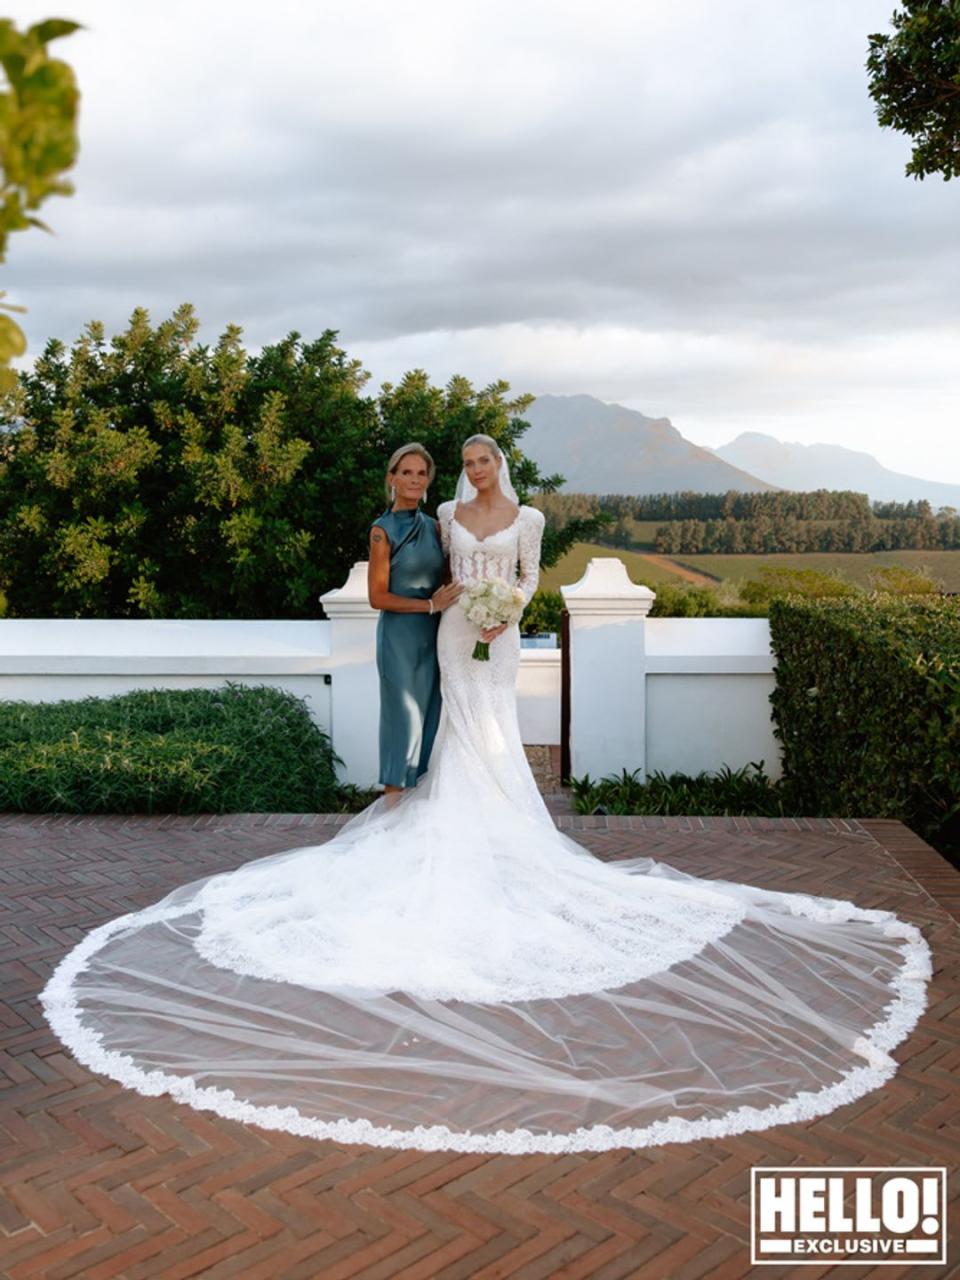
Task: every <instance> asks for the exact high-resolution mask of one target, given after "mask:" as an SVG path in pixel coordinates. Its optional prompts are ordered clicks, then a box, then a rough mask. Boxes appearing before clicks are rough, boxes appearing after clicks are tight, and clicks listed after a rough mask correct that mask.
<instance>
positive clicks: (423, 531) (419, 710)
mask: <svg viewBox="0 0 960 1280" xmlns="http://www.w3.org/2000/svg"><path fill="white" fill-rule="evenodd" d="M373 523H374V524H375V525H376V526H377V527H378V528H380V529H382V530H383V531H384V533H385V534H386V535H387V537H388V538H389V539H390V584H389V590H390V591H391V592H392V593H393V594H394V595H398V596H413V597H414V598H416V599H418V600H426V599H427V598H428V597H430V596H432V595H433V593H434V591H436V589H437V587H439V586H440V584H441V582H442V581H443V565H444V559H445V556H444V551H443V548H442V547H441V545H440V538H439V537H438V535H437V526H436V523H435V522H434V521H433V520H432V519H431V518H430V516H427V515H425V514H424V513H423V512H422V511H421V510H420V508H419V507H413V508H410V509H409V510H400V511H391V510H389V509H388V510H387V511H385V512H384V513H383V515H382V516H380V517H379V518H378V519H376V520H374V522H373ZM439 621H440V614H439V612H436V613H432V614H430V613H394V612H392V611H391V610H389V609H384V610H383V611H382V612H381V614H380V620H379V622H378V623H377V670H378V672H379V673H380V782H381V783H382V784H383V785H385V786H393V787H413V786H416V783H417V779H418V778H420V777H421V775H422V774H424V773H425V772H426V770H427V764H428V763H429V760H430V751H431V749H432V747H433V740H434V737H435V736H436V732H437V724H438V722H439V719H440V669H439V667H438V665H437V625H438V623H439Z"/></svg>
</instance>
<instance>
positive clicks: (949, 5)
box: [866, 0, 960, 182]
mask: <svg viewBox="0 0 960 1280" xmlns="http://www.w3.org/2000/svg"><path fill="white" fill-rule="evenodd" d="M890 21H891V22H892V23H893V27H894V32H893V34H890V33H878V34H874V35H872V36H870V53H869V56H868V58H867V63H866V65H867V70H868V71H869V73H870V78H869V89H870V97H871V98H873V100H874V102H875V104H876V113H877V120H878V121H879V123H880V124H881V125H883V126H884V127H885V128H893V129H897V130H898V131H899V132H901V133H905V134H908V135H909V136H910V137H911V138H913V140H914V146H913V151H912V154H911V157H910V160H909V162H908V164H907V166H906V170H905V172H906V175H907V176H908V177H909V176H910V175H911V174H912V175H913V177H915V178H920V179H921V180H922V179H923V178H924V177H925V176H926V175H927V174H928V173H942V174H943V180H944V182H947V181H948V180H949V179H950V178H955V177H957V176H958V175H960V0H906V3H905V4H904V6H903V8H902V9H896V10H894V13H893V16H892V18H891V19H890Z"/></svg>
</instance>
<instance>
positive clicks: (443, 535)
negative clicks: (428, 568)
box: [437, 502, 457, 556]
mask: <svg viewBox="0 0 960 1280" xmlns="http://www.w3.org/2000/svg"><path fill="white" fill-rule="evenodd" d="M456 507H457V504H456V502H441V503H440V505H439V507H437V519H438V520H439V521H440V545H441V547H442V548H443V554H444V555H445V556H448V555H449V554H450V519H451V517H452V515H453V513H454V511H455V510H456Z"/></svg>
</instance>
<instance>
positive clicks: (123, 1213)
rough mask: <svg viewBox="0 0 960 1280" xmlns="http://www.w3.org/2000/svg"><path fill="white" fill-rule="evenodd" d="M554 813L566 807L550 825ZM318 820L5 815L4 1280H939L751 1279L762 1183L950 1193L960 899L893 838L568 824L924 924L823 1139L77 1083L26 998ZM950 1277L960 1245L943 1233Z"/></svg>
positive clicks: (958, 1071) (934, 861) (0, 1028)
mask: <svg viewBox="0 0 960 1280" xmlns="http://www.w3.org/2000/svg"><path fill="white" fill-rule="evenodd" d="M556 807H557V810H558V812H559V811H560V809H561V808H562V806H561V805H558V806H556ZM340 821H342V819H338V818H335V817H330V816H324V815H299V814H293V815H289V814H287V815H285V814H251V815H231V816H227V817H224V816H222V815H207V816H201V817H172V816H165V817H159V818H157V817H154V818H148V817H109V816H108V817H91V818H77V817H72V816H63V817H61V816H56V815H37V816H24V815H18V814H7V815H0V895H2V897H0V910H2V912H3V915H2V918H0V941H2V944H3V957H2V958H3V961H4V969H3V1003H2V1004H0V1063H2V1068H3V1071H2V1079H0V1085H2V1089H3V1094H2V1098H0V1143H2V1150H0V1233H2V1234H0V1248H2V1263H0V1275H2V1276H3V1277H4V1278H5V1280H6V1278H9V1280H34V1278H44V1280H47V1278H48V1280H72V1278H77V1280H111V1278H112V1277H120V1278H121V1280H147V1278H152V1277H157V1278H158V1280H186V1278H187V1277H208V1278H209V1280H227V1278H228V1277H241V1278H243V1280H259V1278H261V1277H262V1278H264V1280H299V1278H300V1277H304V1278H307V1280H314V1278H318V1280H320V1278H322V1280H348V1278H350V1277H360V1278H362V1280H427V1278H428V1277H431V1278H432V1277H435V1278H437V1280H466V1278H467V1277H471V1278H472V1280H495V1278H496V1280H575V1278H577V1277H596V1280H618V1278H620V1277H624V1278H629V1280H700V1277H703V1278H704V1280H708V1278H709V1280H737V1278H738V1277H742V1276H747V1275H751V1274H754V1273H755V1274H756V1275H758V1276H760V1277H761V1280H764V1278H766V1280H779V1278H780V1277H784V1276H790V1277H794V1278H795V1280H817V1278H818V1277H820V1276H824V1275H829V1276H835V1277H837V1278H838V1280H861V1278H862V1277H867V1276H869V1277H873V1280H899V1278H900V1277H903V1276H908V1277H916V1280H933V1278H934V1277H936V1276H948V1275H954V1274H960V1269H958V1268H956V1266H955V1264H953V1263H952V1264H951V1265H950V1266H948V1267H947V1268H938V1267H919V1266H915V1267H912V1268H911V1267H901V1266H884V1267H882V1268H881V1267H873V1268H870V1267H862V1266H861V1267H857V1266H844V1267H842V1268H841V1267H836V1266H834V1267H830V1266H819V1265H817V1266H804V1267H782V1266H780V1267H778V1266H773V1267H762V1268H751V1267H750V1265H749V1248H748V1224H749V1169H750V1166H751V1165H753V1164H772V1165H790V1164H819V1165H834V1166H840V1165H864V1166H869V1165H884V1164H890V1163H898V1164H913V1165H940V1164H945V1165H947V1166H948V1168H949V1169H950V1172H951V1176H952V1178H953V1180H954V1186H953V1189H952V1194H953V1195H954V1196H956V1194H957V1186H956V1183H957V1180H958V1179H957V1174H958V1172H960V1171H958V1169H957V1165H958V1160H957V1152H958V1151H960V1132H958V1127H960V1126H958V1112H960V1107H958V1099H960V1043H958V1041H960V1036H958V1023H957V1018H956V1012H955V1011H956V1007H957V1003H958V993H960V981H958V970H960V965H958V959H960V946H958V941H960V939H958V930H957V925H956V923H955V922H954V920H953V919H951V915H950V909H951V908H952V909H954V910H955V909H956V904H957V881H958V877H957V875H956V873H955V872H953V871H952V870H950V868H948V867H947V866H946V864H945V863H944V862H943V860H942V859H940V858H939V856H938V855H937V854H935V853H934V852H933V851H932V850H929V849H928V848H927V846H926V845H924V844H923V842H922V841H920V840H918V839H917V837H915V836H913V835H912V833H910V832H909V831H907V830H906V828H904V827H902V826H901V825H900V824H899V823H896V822H888V821H876V822H871V821H866V820H865V821H863V822H855V821H839V820H830V819H809V820H789V819H787V820H782V819H781V820H774V819H759V818H757V819H748V818H736V819H734V818H704V819H700V818H679V817H674V818H577V817H574V816H572V815H570V814H562V813H560V816H558V818H557V821H558V822H559V823H560V825H561V826H563V828H564V829H566V830H571V831H573V832H575V833H576V838H577V839H580V840H582V842H583V843H584V844H586V845H588V846H589V847H590V848H591V849H592V850H593V851H594V852H595V853H596V854H597V855H598V856H600V857H603V858H620V857H630V856H634V857H635V856H638V855H644V854H645V855H648V856H652V857H654V858H657V859H660V860H662V861H666V862H669V863H671V864H673V865H675V866H677V867H679V868H680V869H681V870H684V871H689V872H693V873H694V874H696V875H701V876H705V877H715V878H721V879H730V880H743V881H747V882H749V883H753V884H761V885H765V886H769V887H771V888H777V889H786V890H802V891H804V892H809V893H825V894H828V895H830V896H833V897H847V898H853V899H854V900H856V901H857V902H858V903H859V904H860V905H863V906H877V907H885V908H890V909H894V910H896V911H897V912H898V913H899V914H901V915H903V916H904V917H905V918H907V919H909V920H912V921H914V922H915V923H917V924H919V925H921V926H922V927H923V929H924V931H925V933H926V935H927V937H928V939H929V941H930V943H931V945H932V946H933V948H934V953H935V957H936V966H937V974H936V979H935V982H934V984H933V987H932V992H931V1007H930V1009H929V1011H928V1012H927V1014H926V1015H925V1017H924V1019H923V1021H922V1023H921V1025H920V1027H919V1028H918V1029H917V1031H916V1032H915V1033H914V1035H913V1036H912V1037H911V1038H910V1040H909V1041H908V1042H907V1043H906V1044H905V1045H903V1046H902V1047H901V1048H900V1049H899V1050H898V1051H897V1055H896V1056H897V1058H898V1061H899V1062H900V1063H901V1069H900V1071H899V1072H898V1074H897V1076H896V1077H895V1078H894V1080H893V1081H891V1082H890V1083H889V1084H888V1085H887V1086H886V1087H885V1088H883V1089H882V1090H879V1091H877V1092H875V1093H872V1094H869V1095H867V1096H866V1097H865V1098H862V1099H860V1100H859V1101H858V1102H856V1103H853V1104H851V1105H848V1106H846V1107H843V1108H842V1109H840V1110H839V1111H836V1112H834V1113H833V1114H832V1115H829V1116H826V1117H824V1118H822V1119H819V1120H816V1121H814V1122H812V1123H809V1124H802V1125H789V1126H784V1127H781V1128H778V1129H772V1130H767V1131H765V1132H763V1133H757V1134H746V1135H743V1136H740V1137H736V1138H730V1139H726V1140H714V1141H709V1142H700V1143H689V1144H676V1145H673V1146H667V1147H660V1148H655V1149H648V1150H642V1151H637V1152H631V1151H626V1150H618V1151H612V1152H608V1153H605V1154H601V1155H589V1154H584V1155H571V1156H564V1157H557V1156H540V1155H533V1156H522V1157H517V1156H475V1155H458V1154H447V1153H442V1152H440V1153H430V1154H427V1153H423V1152H416V1151H400V1152H392V1151H386V1150H381V1149H379V1148H372V1147H359V1146H357V1147H354V1146H341V1145H338V1144H335V1143H331V1142H315V1141H310V1140H307V1139H301V1138H296V1137H292V1136H289V1135H285V1134H281V1133H274V1132H268V1131H265V1130H259V1129H255V1128H253V1127H245V1126H243V1125H241V1124H237V1123H234V1122H232V1121H227V1120H222V1119H220V1118H219V1117H217V1116H213V1115H209V1114H205V1113H202V1112H197V1111H192V1110H191V1109H190V1108H188V1107H184V1106H180V1105H178V1104H175V1103H173V1102H171V1101H170V1100H169V1099H167V1098H143V1097H140V1096H139V1095H137V1094H133V1093H130V1092H128V1091H126V1090H124V1089H122V1088H121V1087H120V1086H119V1085H117V1084H114V1083H113V1082H112V1081H110V1080H107V1079H105V1078H102V1077H100V1076H96V1075H93V1074H92V1073H91V1072H89V1071H87V1070H86V1069H85V1068H83V1067H80V1066H79V1065H77V1064H76V1063H75V1062H74V1061H73V1059H72V1058H71V1057H70V1055H69V1054H68V1053H66V1052H65V1051H64V1050H63V1048H62V1047H61V1046H60V1044H59V1042H58V1041H57V1040H56V1039H55V1038H54V1037H53V1035H52V1033H51V1032H50V1031H49V1030H48V1028H47V1025H46V1023H45V1021H44V1019H43V1017H42V1015H41V1012H40V1008H39V1005H38V1003H37V998H36V997H37V992H38V990H39V989H40V988H41V987H42V985H43V983H44V981H45V979H46V977H47V975H48V974H49V972H50V970H51V968H52V967H53V965H54V964H55V962H56V961H57V960H58V959H59V958H60V956H61V955H62V954H63V953H64V952H65V951H66V950H67V949H68V948H69V947H70V946H72V945H73V944H74V943H75V942H76V941H77V940H78V939H79V938H80V937H82V935H83V934H84V933H86V931H87V930H89V929H90V928H92V927H93V926H95V925H97V924H100V923H102V922H103V921H105V920H107V919H109V918H111V917H113V916H116V915H118V914H119V913H121V912H123V911H127V910H131V909H135V908H137V907H141V906H144V905H146V904H147V903H149V902H152V901H154V900H155V899H156V898H158V897H159V896H161V894H163V893H164V892H166V891H167V890H168V889H170V888H172V887H173V886H174V885H176V884H179V883H181V882H183V881H184V880H187V879H193V878H195V877H197V876H200V875H204V874H208V873H211V872H214V871H219V870H225V869H228V868H230V867H233V866H236V865H238V864H239V863H241V862H243V861H246V860H247V859H249V858H251V857H254V856H260V855H264V854H268V853H271V852H274V851H277V850H279V849H283V848H287V847H292V846H293V845H298V844H299V845H302V844H306V843H309V842H310V841H311V840H315V841H317V842H319V841H321V840H323V839H325V838H327V837H328V836H329V835H331V834H332V833H333V832H334V831H335V830H336V829H337V826H338V825H339V823H340ZM954 1236H955V1237H956V1238H954V1240H953V1243H952V1251H953V1256H956V1254H957V1251H958V1250H960V1236H958V1235H957V1234H956V1229H955V1227H954Z"/></svg>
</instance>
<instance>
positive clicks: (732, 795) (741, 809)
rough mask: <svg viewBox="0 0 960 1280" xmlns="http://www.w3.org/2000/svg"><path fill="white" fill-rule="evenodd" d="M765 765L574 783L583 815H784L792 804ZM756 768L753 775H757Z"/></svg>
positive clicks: (575, 797) (586, 779) (577, 805)
mask: <svg viewBox="0 0 960 1280" xmlns="http://www.w3.org/2000/svg"><path fill="white" fill-rule="evenodd" d="M763 765H764V761H763V760H760V761H758V762H751V763H750V764H749V765H744V767H743V768H742V769H731V768H729V766H727V765H724V766H723V767H722V768H721V769H720V770H719V771H718V772H716V773H708V772H706V771H705V770H701V772H700V773H698V774H697V775H696V776H695V777H694V776H691V775H690V774H686V773H671V774H666V773H662V772H661V771H659V770H655V771H654V772H653V773H651V774H650V775H649V777H648V779H647V781H646V782H642V781H641V780H640V770H639V769H635V770H634V771H633V772H632V773H628V772H627V770H626V769H624V770H623V772H622V773H621V774H619V775H617V774H609V775H608V776H607V777H605V778H601V779H599V780H598V781H597V782H594V781H593V779H592V778H590V776H589V775H587V776H586V777H583V778H573V779H571V783H570V789H571V791H572V792H573V803H574V808H575V809H576V811H577V813H594V812H596V811H597V810H598V809H602V810H603V812H605V813H611V814H626V813H662V814H666V813H683V814H686V813H698V814H705V815H706V814H709V815H724V814H754V815H761V816H763V817H768V818H770V817H784V816H785V815H787V814H789V812H790V806H789V800H788V798H787V797H786V796H785V795H784V793H783V790H782V788H781V787H780V785H779V784H778V783H775V782H771V781H770V779H769V778H768V777H767V775H766V773H765V771H764V768H763ZM751 770H752V771H753V772H752V773H751Z"/></svg>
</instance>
